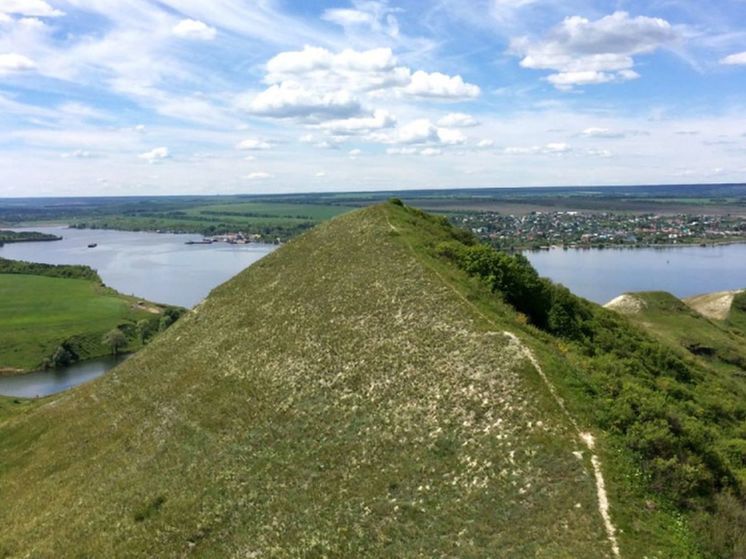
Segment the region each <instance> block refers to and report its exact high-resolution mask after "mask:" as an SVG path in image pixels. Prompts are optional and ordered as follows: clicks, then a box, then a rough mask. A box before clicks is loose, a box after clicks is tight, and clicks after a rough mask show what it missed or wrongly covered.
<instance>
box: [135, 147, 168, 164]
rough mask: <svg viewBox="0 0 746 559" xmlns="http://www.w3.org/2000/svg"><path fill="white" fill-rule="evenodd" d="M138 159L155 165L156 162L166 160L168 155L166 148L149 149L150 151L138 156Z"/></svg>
mask: <svg viewBox="0 0 746 559" xmlns="http://www.w3.org/2000/svg"><path fill="white" fill-rule="evenodd" d="M138 157H139V158H140V159H144V160H145V161H147V162H148V163H156V162H158V161H162V160H164V159H168V157H169V153H168V148H167V147H158V148H154V149H151V150H150V151H146V152H145V153H141V154H140V155H138Z"/></svg>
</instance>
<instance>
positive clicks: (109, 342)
mask: <svg viewBox="0 0 746 559" xmlns="http://www.w3.org/2000/svg"><path fill="white" fill-rule="evenodd" d="M101 341H102V342H103V343H104V345H106V346H107V347H108V348H109V349H111V353H112V355H117V354H118V353H119V352H120V351H121V350H122V349H123V348H124V347H125V346H126V345H127V336H125V335H124V332H122V331H121V330H120V329H119V328H112V329H111V330H109V331H108V332H107V333H106V334H104V337H103V338H102V340H101Z"/></svg>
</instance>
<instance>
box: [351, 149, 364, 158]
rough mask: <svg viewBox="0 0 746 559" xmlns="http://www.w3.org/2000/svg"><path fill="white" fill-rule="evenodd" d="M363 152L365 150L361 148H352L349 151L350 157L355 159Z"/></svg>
mask: <svg viewBox="0 0 746 559" xmlns="http://www.w3.org/2000/svg"><path fill="white" fill-rule="evenodd" d="M362 153H363V152H362V151H361V150H359V149H357V148H355V149H351V150H350V151H349V152H348V155H349V156H350V159H355V158H357V157H358V156H359V155H360V154H362Z"/></svg>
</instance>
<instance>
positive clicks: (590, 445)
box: [386, 215, 621, 557]
mask: <svg viewBox="0 0 746 559" xmlns="http://www.w3.org/2000/svg"><path fill="white" fill-rule="evenodd" d="M386 222H387V223H388V225H389V227H390V228H391V230H392V231H395V232H397V233H398V229H397V228H396V227H395V226H394V225H393V224H392V223H391V220H390V219H389V216H388V215H386ZM405 242H406V244H407V247H408V248H409V250H410V251H411V252H412V254H413V256H414V257H415V258H417V253H416V251H415V250H414V248H413V247H412V245H411V244H410V243H409V242H407V241H405ZM430 270H431V271H432V272H433V273H434V274H435V275H436V276H437V277H438V278H439V279H440V281H441V282H443V284H445V285H446V286H448V287H449V288H450V289H451V290H452V291H453V292H454V293H455V294H456V295H457V296H458V297H459V299H461V301H462V302H463V303H465V304H466V305H467V307H469V308H470V309H471V310H472V311H473V312H476V313H477V314H478V315H479V316H481V317H482V318H483V319H484V320H485V321H486V322H487V323H488V324H492V325H493V326H496V325H495V324H494V320H492V319H490V318H489V317H488V316H487V315H486V314H484V313H483V312H482V311H481V310H480V309H479V307H477V306H476V305H475V304H474V303H472V302H471V301H469V300H468V299H467V298H466V297H465V296H464V295H463V293H461V292H460V291H459V290H458V289H457V288H456V286H455V285H453V283H451V282H449V281H448V280H447V279H446V278H445V277H443V275H442V274H440V273H439V272H438V271H437V270H436V269H435V268H430ZM502 333H503V335H505V336H507V337H508V339H509V340H510V342H511V343H512V344H514V345H515V346H516V350H517V351H518V352H519V353H521V354H523V355H524V356H525V358H526V359H527V360H528V361H529V362H530V363H531V365H532V366H533V368H534V369H535V370H536V372H537V373H538V374H539V377H540V378H541V380H542V382H543V383H544V385H545V387H546V389H547V390H548V391H549V393H550V394H551V396H552V398H553V399H554V401H555V403H556V404H557V407H558V408H559V409H560V410H562V413H563V414H564V415H565V416H566V417H567V419H568V421H569V422H570V423H571V425H572V426H573V427H574V429H575V431H576V433H577V436H578V439H579V440H580V441H581V442H582V443H583V444H584V445H585V447H586V449H587V450H588V451H589V452H590V453H591V464H592V466H593V474H594V477H595V480H596V493H597V497H598V512H599V514H600V516H601V518H602V519H603V522H604V529H605V530H606V537H607V539H608V541H609V545H610V546H611V550H612V553H613V554H614V556H615V557H621V551H620V548H619V542H618V541H617V538H616V531H617V529H616V526H615V525H614V522H613V521H612V519H611V514H610V512H609V496H608V494H607V492H606V481H605V480H604V476H603V471H602V465H601V460H600V458H599V457H598V455H596V454H595V453H594V452H593V451H594V447H595V439H594V437H593V435H592V434H591V433H590V432H588V431H583V430H581V428H580V426H579V425H578V422H577V421H576V419H575V418H574V417H573V416H572V414H571V413H570V411H569V410H568V409H567V407H566V406H565V402H564V400H563V399H562V397H561V396H560V395H559V394H558V393H557V389H556V388H555V386H554V384H552V381H551V380H549V377H548V376H547V375H546V373H545V372H544V370H543V369H542V367H541V365H540V364H539V361H538V360H537V359H536V356H535V355H534V354H533V352H532V351H531V350H530V349H529V348H528V347H527V346H526V345H524V344H523V343H522V342H521V340H520V338H519V337H518V336H516V335H515V334H514V333H512V332H509V331H507V330H505V331H503V332H502Z"/></svg>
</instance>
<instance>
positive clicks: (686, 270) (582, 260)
mask: <svg viewBox="0 0 746 559" xmlns="http://www.w3.org/2000/svg"><path fill="white" fill-rule="evenodd" d="M524 254H525V255H526V257H527V258H528V259H529V260H530V261H531V264H533V265H534V267H535V268H536V269H537V270H538V272H539V274H541V275H542V276H545V277H548V278H551V279H552V280H554V281H556V282H559V283H561V284H563V285H565V286H566V287H568V288H569V289H570V290H571V291H572V292H573V293H576V294H577V295H580V296H582V297H585V298H586V299H590V300H591V301H595V302H596V303H601V304H604V303H607V302H608V301H610V300H611V299H613V298H614V297H616V296H617V295H621V294H622V293H626V292H629V291H668V292H669V293H672V294H674V295H676V296H677V297H689V296H692V295H699V294H702V293H711V292H713V291H724V290H726V289H743V288H746V244H733V245H721V246H708V247H699V246H692V247H675V248H637V249H608V248H607V249H571V250H562V249H561V248H558V249H552V250H548V251H530V252H525V253H524Z"/></svg>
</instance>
